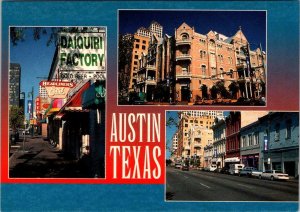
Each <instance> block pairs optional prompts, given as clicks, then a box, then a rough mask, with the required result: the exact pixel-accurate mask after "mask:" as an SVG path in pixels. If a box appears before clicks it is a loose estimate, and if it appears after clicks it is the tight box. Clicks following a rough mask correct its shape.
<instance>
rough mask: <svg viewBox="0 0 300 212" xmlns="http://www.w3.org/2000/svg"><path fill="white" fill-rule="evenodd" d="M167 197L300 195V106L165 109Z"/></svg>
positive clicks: (234, 198)
mask: <svg viewBox="0 0 300 212" xmlns="http://www.w3.org/2000/svg"><path fill="white" fill-rule="evenodd" d="M166 142H167V145H166V185H165V201H265V202H269V201H295V202H297V201H298V200H299V112H270V111H208V110H207V111H201V110H197V111H192V110H191V111H167V112H166Z"/></svg>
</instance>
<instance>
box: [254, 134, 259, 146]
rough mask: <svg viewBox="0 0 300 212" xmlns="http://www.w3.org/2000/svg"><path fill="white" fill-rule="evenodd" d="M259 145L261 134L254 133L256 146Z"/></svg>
mask: <svg viewBox="0 0 300 212" xmlns="http://www.w3.org/2000/svg"><path fill="white" fill-rule="evenodd" d="M257 144H259V133H258V132H255V133H254V145H257Z"/></svg>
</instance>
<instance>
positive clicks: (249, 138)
mask: <svg viewBox="0 0 300 212" xmlns="http://www.w3.org/2000/svg"><path fill="white" fill-rule="evenodd" d="M248 140H249V146H253V139H252V134H249V135H248Z"/></svg>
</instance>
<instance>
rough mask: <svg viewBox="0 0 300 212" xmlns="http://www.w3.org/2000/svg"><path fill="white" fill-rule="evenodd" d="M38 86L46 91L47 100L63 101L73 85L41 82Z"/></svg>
mask: <svg viewBox="0 0 300 212" xmlns="http://www.w3.org/2000/svg"><path fill="white" fill-rule="evenodd" d="M40 86H42V87H44V88H45V89H46V91H47V94H48V97H49V98H51V99H56V98H58V99H63V98H65V97H66V96H67V94H68V92H69V91H70V89H71V88H73V87H74V86H75V83H73V82H62V81H41V82H40Z"/></svg>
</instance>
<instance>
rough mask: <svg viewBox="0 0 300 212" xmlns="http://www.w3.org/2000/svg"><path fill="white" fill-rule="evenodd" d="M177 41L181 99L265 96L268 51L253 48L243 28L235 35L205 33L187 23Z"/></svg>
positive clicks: (179, 99)
mask: <svg viewBox="0 0 300 212" xmlns="http://www.w3.org/2000/svg"><path fill="white" fill-rule="evenodd" d="M175 40H176V92H177V94H178V96H177V97H178V101H187V102H196V101H199V100H200V99H209V98H212V99H217V98H231V99H238V98H239V97H243V98H246V99H249V98H255V99H257V98H259V97H261V96H264V95H265V93H264V89H265V53H264V52H262V51H261V49H256V50H254V51H251V50H250V45H249V42H248V40H247V38H246V37H245V35H244V34H243V32H242V30H241V28H240V29H239V30H238V31H237V32H236V34H235V35H233V36H232V37H227V36H225V35H222V34H220V33H218V32H215V31H210V32H208V33H207V34H206V35H202V34H200V33H197V32H196V31H195V29H194V28H193V27H190V26H189V25H187V24H186V23H183V24H182V25H181V26H180V27H178V28H177V29H176V32H175Z"/></svg>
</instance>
